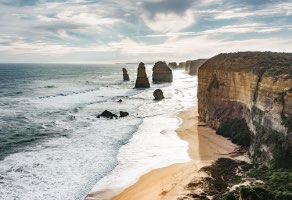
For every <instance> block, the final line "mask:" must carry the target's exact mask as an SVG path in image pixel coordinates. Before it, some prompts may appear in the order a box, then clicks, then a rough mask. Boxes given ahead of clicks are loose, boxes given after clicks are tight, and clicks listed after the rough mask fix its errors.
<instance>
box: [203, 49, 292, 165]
mask: <svg viewBox="0 0 292 200" xmlns="http://www.w3.org/2000/svg"><path fill="white" fill-rule="evenodd" d="M198 80H199V83H198V109H199V118H200V120H201V121H203V122H205V123H207V124H208V125H209V126H210V127H212V128H214V129H219V128H220V129H221V131H222V130H224V128H222V127H224V126H226V123H228V122H229V125H230V126H232V124H230V123H232V121H231V120H232V119H244V120H245V122H246V126H247V128H248V129H249V130H250V134H251V135H250V137H251V143H250V145H249V154H250V156H251V158H252V159H253V160H254V161H258V162H261V163H264V164H266V165H274V166H279V167H292V54H288V53H272V52H241V53H231V54H219V55H218V56H215V57H213V58H211V59H209V60H208V61H207V62H206V63H205V64H203V65H202V66H201V67H200V68H199V74H198ZM237 123H238V121H237ZM242 126H244V124H242Z"/></svg>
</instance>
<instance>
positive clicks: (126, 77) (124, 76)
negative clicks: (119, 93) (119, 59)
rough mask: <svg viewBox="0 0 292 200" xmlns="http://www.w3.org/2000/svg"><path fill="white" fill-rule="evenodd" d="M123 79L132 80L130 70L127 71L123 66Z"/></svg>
mask: <svg viewBox="0 0 292 200" xmlns="http://www.w3.org/2000/svg"><path fill="white" fill-rule="evenodd" d="M123 79H124V81H129V80H130V77H129V75H128V72H127V70H126V69H125V68H123Z"/></svg>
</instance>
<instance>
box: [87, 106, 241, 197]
mask: <svg viewBox="0 0 292 200" xmlns="http://www.w3.org/2000/svg"><path fill="white" fill-rule="evenodd" d="M179 117H180V118H181V119H182V124H181V125H180V127H179V128H178V129H177V130H176V131H177V133H178V135H179V137H180V138H181V139H183V140H185V141H187V142H188V144H189V148H188V154H189V156H190V158H191V159H192V161H190V162H187V163H182V164H174V165H171V166H168V167H164V168H160V169H155V170H153V171H151V172H149V173H147V174H145V175H143V176H142V177H141V178H140V179H139V180H138V182H136V183H135V184H134V185H132V186H130V187H128V188H127V189H125V190H124V191H123V192H121V193H120V194H119V195H117V196H115V197H113V198H112V199H113V200H170V199H177V198H178V197H181V196H184V195H186V194H188V191H187V190H186V189H185V186H186V185H187V184H188V183H190V182H191V180H192V179H194V178H196V177H198V178H199V177H202V176H205V174H203V173H202V172H199V169H200V168H201V167H203V166H206V165H210V164H211V163H212V162H213V161H215V160H217V159H218V158H219V157H232V156H233V153H234V152H235V149H236V147H237V146H236V145H234V144H232V143H231V142H230V141H229V140H227V139H226V138H224V137H222V136H219V135H216V133H215V131H214V130H212V129H210V128H208V127H206V126H198V114H197V108H195V107H193V108H190V109H188V110H186V111H182V112H181V113H180V114H179ZM90 199H99V200H100V199H103V198H101V196H99V197H98V194H94V193H92V194H89V195H88V197H87V200H90Z"/></svg>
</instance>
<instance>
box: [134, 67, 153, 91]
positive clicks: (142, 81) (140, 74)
mask: <svg viewBox="0 0 292 200" xmlns="http://www.w3.org/2000/svg"><path fill="white" fill-rule="evenodd" d="M135 88H150V84H149V80H148V78H147V74H146V70H145V64H144V63H142V62H141V63H140V64H139V67H138V71H137V79H136V84H135Z"/></svg>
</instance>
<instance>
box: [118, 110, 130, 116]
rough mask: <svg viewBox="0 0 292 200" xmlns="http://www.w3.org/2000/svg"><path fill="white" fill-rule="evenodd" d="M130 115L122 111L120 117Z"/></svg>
mask: <svg viewBox="0 0 292 200" xmlns="http://www.w3.org/2000/svg"><path fill="white" fill-rule="evenodd" d="M128 115H129V113H128V112H124V111H120V117H127V116H128Z"/></svg>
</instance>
